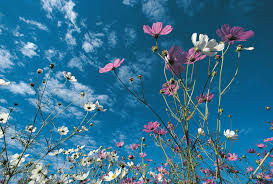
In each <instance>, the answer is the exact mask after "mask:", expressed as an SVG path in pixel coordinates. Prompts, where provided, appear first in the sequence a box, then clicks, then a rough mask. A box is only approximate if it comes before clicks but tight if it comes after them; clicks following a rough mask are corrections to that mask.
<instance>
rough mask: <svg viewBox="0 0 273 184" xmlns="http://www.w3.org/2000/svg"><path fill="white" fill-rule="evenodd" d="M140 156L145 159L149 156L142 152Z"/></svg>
mask: <svg viewBox="0 0 273 184" xmlns="http://www.w3.org/2000/svg"><path fill="white" fill-rule="evenodd" d="M139 156H140V157H141V158H144V157H146V156H147V154H146V153H145V152H141V153H139Z"/></svg>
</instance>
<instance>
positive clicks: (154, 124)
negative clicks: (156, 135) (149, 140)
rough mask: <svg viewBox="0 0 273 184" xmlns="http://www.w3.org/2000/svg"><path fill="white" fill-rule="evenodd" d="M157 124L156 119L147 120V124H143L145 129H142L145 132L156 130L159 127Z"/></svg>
mask: <svg viewBox="0 0 273 184" xmlns="http://www.w3.org/2000/svg"><path fill="white" fill-rule="evenodd" d="M159 125H160V124H159V123H158V122H157V121H155V122H149V123H148V125H144V128H145V129H143V131H144V132H147V133H150V132H152V131H154V130H156V129H157V128H158V127H159Z"/></svg>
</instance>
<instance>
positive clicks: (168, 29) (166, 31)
mask: <svg viewBox="0 0 273 184" xmlns="http://www.w3.org/2000/svg"><path fill="white" fill-rule="evenodd" d="M172 30H173V28H172V26H170V25H167V26H165V27H164V28H163V29H162V30H161V32H160V35H166V34H169V33H170V32H172Z"/></svg>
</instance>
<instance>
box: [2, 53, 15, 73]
mask: <svg viewBox="0 0 273 184" xmlns="http://www.w3.org/2000/svg"><path fill="white" fill-rule="evenodd" d="M11 59H13V57H12V55H11V54H10V52H9V51H8V50H6V49H2V48H0V71H1V72H5V71H6V70H7V69H11V68H12V66H13V65H14V63H13V62H12V60H11Z"/></svg>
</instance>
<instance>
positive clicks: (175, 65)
mask: <svg viewBox="0 0 273 184" xmlns="http://www.w3.org/2000/svg"><path fill="white" fill-rule="evenodd" d="M186 55H187V52H183V51H182V49H181V47H178V46H177V47H175V46H174V45H173V46H172V47H171V48H170V50H169V51H168V54H167V56H166V57H165V68H166V69H167V70H169V71H171V72H172V73H173V74H175V75H179V74H180V73H182V72H184V70H185V67H184V66H183V65H182V64H184V63H185V62H186Z"/></svg>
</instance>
